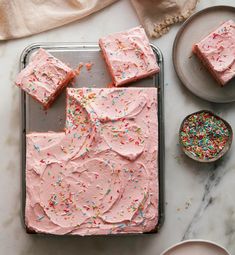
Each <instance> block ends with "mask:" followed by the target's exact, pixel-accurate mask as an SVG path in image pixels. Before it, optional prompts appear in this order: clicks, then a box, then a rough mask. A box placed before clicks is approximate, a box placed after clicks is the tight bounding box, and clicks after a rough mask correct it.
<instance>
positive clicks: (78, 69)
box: [74, 62, 84, 76]
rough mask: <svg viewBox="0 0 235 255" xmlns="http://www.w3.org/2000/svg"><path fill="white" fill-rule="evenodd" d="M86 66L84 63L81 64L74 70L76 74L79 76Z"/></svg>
mask: <svg viewBox="0 0 235 255" xmlns="http://www.w3.org/2000/svg"><path fill="white" fill-rule="evenodd" d="M83 66H84V64H83V63H82V62H80V63H79V65H78V67H77V68H75V69H74V72H75V74H76V75H77V76H78V75H79V74H80V72H81V70H82V68H83Z"/></svg>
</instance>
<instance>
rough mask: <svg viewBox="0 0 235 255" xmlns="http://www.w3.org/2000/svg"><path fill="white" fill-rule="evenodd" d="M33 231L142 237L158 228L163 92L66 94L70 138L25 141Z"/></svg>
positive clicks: (84, 91)
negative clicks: (160, 98) (159, 94)
mask: <svg viewBox="0 0 235 255" xmlns="http://www.w3.org/2000/svg"><path fill="white" fill-rule="evenodd" d="M26 148H27V153H26V208H25V218H26V225H27V228H28V229H29V230H31V231H35V232H40V233H51V234H59V235H63V234H74V235H93V234H96V235H100V234H116V233H142V232H148V231H151V230H153V229H154V228H155V227H156V225H157V222H158V175H157V168H158V164H157V151H158V124H157V89H155V88H123V89H121V88H120V89H118V88H115V89H88V88H82V89H80V88H79V89H78V88H77V89H75V88H74V89H73V88H68V89H67V107H66V128H65V132H61V133H55V132H48V133H30V134H27V146H26Z"/></svg>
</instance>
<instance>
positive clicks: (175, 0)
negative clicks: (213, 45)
mask: <svg viewBox="0 0 235 255" xmlns="http://www.w3.org/2000/svg"><path fill="white" fill-rule="evenodd" d="M116 1H118V0H0V40H7V39H13V38H19V37H24V36H28V35H32V34H36V33H40V32H43V31H46V30H49V29H52V28H55V27H59V26H62V25H64V24H67V23H69V22H72V21H75V20H78V19H81V18H83V17H85V16H88V15H90V14H92V13H94V12H96V11H98V10H100V9H102V8H104V7H106V6H107V5H109V4H112V3H113V2H116ZM131 1H132V4H133V6H134V8H135V9H136V12H137V14H138V16H139V18H140V21H141V23H142V25H143V26H144V27H145V29H146V31H147V33H148V34H149V35H150V36H155V37H159V36H161V35H162V34H164V33H165V32H167V31H168V30H169V26H170V25H171V24H173V23H176V22H179V21H182V20H183V19H185V18H187V17H188V16H189V15H190V14H191V12H192V10H193V9H194V7H195V5H196V2H197V0H131Z"/></svg>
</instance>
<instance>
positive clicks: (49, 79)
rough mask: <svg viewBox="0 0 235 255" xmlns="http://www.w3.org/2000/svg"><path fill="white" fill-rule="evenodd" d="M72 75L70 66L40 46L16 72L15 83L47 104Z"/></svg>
mask: <svg viewBox="0 0 235 255" xmlns="http://www.w3.org/2000/svg"><path fill="white" fill-rule="evenodd" d="M73 77H74V73H73V71H72V69H71V68H69V67H68V66H66V65H65V64H64V63H62V62H61V61H60V60H58V59H56V58H55V57H53V56H52V55H51V54H49V53H48V52H46V51H45V50H44V49H41V48H40V49H39V50H38V51H37V52H36V53H35V55H34V56H33V57H32V59H31V61H30V63H29V64H28V65H27V66H26V68H25V69H23V70H22V71H21V72H20V73H19V74H18V76H17V78H16V85H17V86H18V87H20V88H21V89H23V90H24V91H25V92H27V93H28V94H30V95H31V96H32V97H33V98H35V99H36V100H37V101H39V102H41V103H42V104H43V105H44V106H47V104H48V103H50V101H51V100H52V99H54V98H53V97H54V95H55V94H56V93H57V92H58V91H59V90H60V89H61V88H63V86H65V85H67V83H68V82H69V81H70V80H71V79H72V78H73Z"/></svg>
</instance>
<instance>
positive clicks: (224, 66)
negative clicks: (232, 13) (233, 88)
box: [196, 20, 235, 85]
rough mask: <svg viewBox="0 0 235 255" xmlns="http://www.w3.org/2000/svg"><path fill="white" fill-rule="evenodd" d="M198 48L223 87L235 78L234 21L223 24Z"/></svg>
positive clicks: (199, 44) (198, 45) (198, 44)
mask: <svg viewBox="0 0 235 255" xmlns="http://www.w3.org/2000/svg"><path fill="white" fill-rule="evenodd" d="M196 46H197V48H198V50H199V51H200V54H201V56H202V58H203V59H205V61H206V63H207V64H208V65H209V68H211V69H212V70H213V72H214V74H215V77H216V78H217V79H218V80H219V81H220V82H221V83H222V84H223V85H224V84H225V83H227V82H228V81H229V80H231V79H232V78H233V77H234V76H235V61H234V60H235V23H234V22H233V21H232V20H229V21H227V22H225V23H223V24H222V25H221V26H220V27H218V28H217V29H216V30H215V31H214V32H212V33H210V34H209V35H208V36H207V37H206V38H204V39H203V40H202V41H201V42H199V43H197V44H196Z"/></svg>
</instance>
